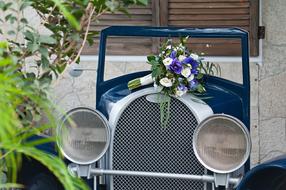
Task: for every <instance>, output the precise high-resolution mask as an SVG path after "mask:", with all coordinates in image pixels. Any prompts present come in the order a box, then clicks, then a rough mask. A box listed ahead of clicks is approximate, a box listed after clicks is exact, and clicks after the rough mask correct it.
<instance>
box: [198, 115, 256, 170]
mask: <svg viewBox="0 0 286 190" xmlns="http://www.w3.org/2000/svg"><path fill="white" fill-rule="evenodd" d="M250 146H251V143H250V136H249V133H248V130H247V129H246V127H245V126H244V125H243V123H242V122H240V121H239V120H238V119H236V118H234V117H232V116H228V115H222V114H221V115H213V116H211V117H209V118H207V119H206V120H204V121H203V122H201V124H200V125H199V127H198V128H197V129H196V131H195V136H194V150H195V153H196V156H197V158H198V159H199V160H200V162H201V163H202V164H203V165H204V166H205V167H206V168H208V169H209V170H211V171H213V172H217V173H229V172H232V171H234V170H236V169H238V168H240V167H241V166H242V165H243V164H244V163H245V162H246V160H247V159H248V157H249V154H250Z"/></svg>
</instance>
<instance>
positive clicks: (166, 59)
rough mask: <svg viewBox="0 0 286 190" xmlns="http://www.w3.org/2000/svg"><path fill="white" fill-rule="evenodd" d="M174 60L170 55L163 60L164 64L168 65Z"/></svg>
mask: <svg viewBox="0 0 286 190" xmlns="http://www.w3.org/2000/svg"><path fill="white" fill-rule="evenodd" d="M172 62H173V59H172V58H170V57H167V58H165V59H164V60H163V64H164V65H165V66H166V67H167V66H169V65H171V64H172Z"/></svg>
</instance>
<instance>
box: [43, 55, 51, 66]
mask: <svg viewBox="0 0 286 190" xmlns="http://www.w3.org/2000/svg"><path fill="white" fill-rule="evenodd" d="M41 62H42V67H43V68H44V69H47V68H48V67H49V65H50V61H49V60H48V59H47V57H45V56H43V55H42V56H41Z"/></svg>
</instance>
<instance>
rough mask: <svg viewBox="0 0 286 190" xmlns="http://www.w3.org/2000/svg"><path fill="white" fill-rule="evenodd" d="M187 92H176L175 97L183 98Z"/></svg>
mask: <svg viewBox="0 0 286 190" xmlns="http://www.w3.org/2000/svg"><path fill="white" fill-rule="evenodd" d="M186 92H187V91H183V90H176V96H178V97H181V96H183V95H184V94H185V93H186Z"/></svg>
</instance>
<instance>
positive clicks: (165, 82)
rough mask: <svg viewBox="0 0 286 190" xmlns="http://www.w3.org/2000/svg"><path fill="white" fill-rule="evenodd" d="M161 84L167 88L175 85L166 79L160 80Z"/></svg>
mask: <svg viewBox="0 0 286 190" xmlns="http://www.w3.org/2000/svg"><path fill="white" fill-rule="evenodd" d="M160 84H161V85H162V86H165V87H171V86H172V85H173V82H172V80H171V79H168V78H167V77H165V78H162V79H161V80H160Z"/></svg>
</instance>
